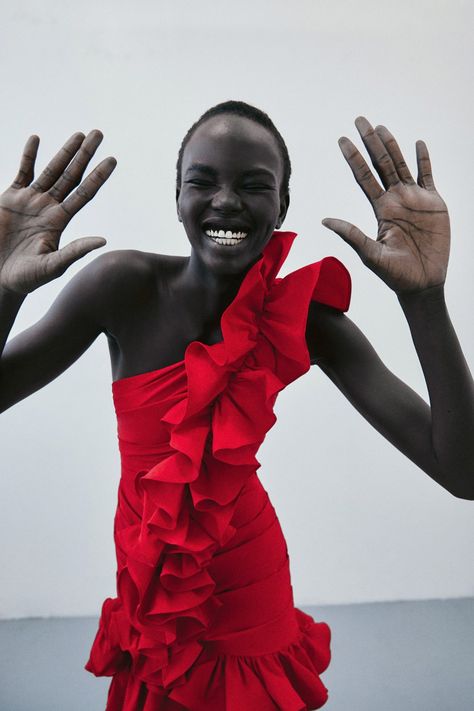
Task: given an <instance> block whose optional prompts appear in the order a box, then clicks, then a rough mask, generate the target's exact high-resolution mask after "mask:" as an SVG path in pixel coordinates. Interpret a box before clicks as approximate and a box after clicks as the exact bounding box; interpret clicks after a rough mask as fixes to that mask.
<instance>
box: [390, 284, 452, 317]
mask: <svg viewBox="0 0 474 711" xmlns="http://www.w3.org/2000/svg"><path fill="white" fill-rule="evenodd" d="M397 299H398V302H399V304H400V306H401V307H402V309H403V310H404V311H407V310H408V311H409V310H412V309H419V308H421V309H426V308H428V309H432V308H433V307H434V308H436V307H438V308H439V307H443V308H444V307H445V306H446V300H445V293H444V283H443V284H436V285H435V286H429V287H427V288H426V289H421V290H420V291H404V292H399V293H397Z"/></svg>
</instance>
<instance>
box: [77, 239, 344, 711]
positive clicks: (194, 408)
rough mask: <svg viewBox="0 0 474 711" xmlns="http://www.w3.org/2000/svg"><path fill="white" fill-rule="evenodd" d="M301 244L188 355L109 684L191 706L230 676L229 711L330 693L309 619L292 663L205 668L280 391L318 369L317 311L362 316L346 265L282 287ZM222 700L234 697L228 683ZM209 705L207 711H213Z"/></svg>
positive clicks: (109, 618) (282, 244)
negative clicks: (245, 498) (226, 572)
mask: <svg viewBox="0 0 474 711" xmlns="http://www.w3.org/2000/svg"><path fill="white" fill-rule="evenodd" d="M295 237H296V234H295V233H294V232H275V233H274V235H273V236H272V239H271V240H270V242H269V243H268V244H267V246H266V248H265V250H264V253H263V255H262V257H261V258H260V259H259V260H258V261H257V262H256V263H255V264H254V265H253V266H252V267H251V268H250V270H249V271H248V272H247V274H246V275H245V277H244V279H243V281H242V283H241V286H240V289H239V291H238V293H237V296H236V297H235V299H234V300H233V301H232V303H231V304H230V305H229V306H228V307H227V309H226V310H225V311H224V313H223V315H222V318H221V330H222V336H223V338H222V341H221V342H219V343H216V344H214V345H206V344H204V343H201V342H199V341H193V342H192V343H190V344H189V346H188V348H187V349H186V352H185V358H184V361H183V365H184V367H185V370H186V378H187V389H186V393H185V395H184V397H183V398H182V399H181V400H179V402H177V403H174V404H173V405H172V406H171V407H170V408H169V410H168V411H167V412H166V413H165V415H164V416H163V418H162V422H163V423H164V425H165V427H166V428H167V430H168V434H169V445H170V454H169V456H167V457H166V458H164V459H162V460H161V461H159V462H158V463H157V464H156V465H154V466H152V467H151V468H150V469H149V470H148V471H146V472H139V474H138V475H137V478H136V487H137V490H138V491H139V493H140V495H141V498H142V501H143V514H142V518H141V521H140V522H138V523H135V524H133V525H130V526H128V527H127V528H125V529H122V530H120V531H117V532H116V543H117V548H118V550H119V555H120V557H121V560H122V561H123V565H122V566H120V570H119V573H118V576H117V592H118V596H117V598H115V599H112V598H108V599H107V600H106V601H105V603H104V606H103V609H102V615H101V620H100V623H99V630H98V633H97V636H96V639H95V641H94V645H93V647H92V650H91V655H90V659H89V661H88V663H87V664H86V667H85V668H86V669H87V670H88V671H91V672H92V673H94V674H95V675H97V676H99V675H117V679H114V683H115V682H116V684H115V686H116V688H118V686H117V685H119V681H118V680H119V678H122V679H124V678H125V676H126V675H129V676H130V678H133V679H135V680H138V681H139V682H144V683H145V685H146V687H147V689H149V690H150V694H151V695H154V697H156V698H158V696H157V695H159V694H161V695H162V698H163V699H165V698H172V699H174V700H175V701H177V702H178V701H179V702H180V703H182V702H183V700H185V701H186V700H187V701H189V699H190V698H191V697H192V698H193V699H194V698H198V696H195V694H199V693H201V692H200V691H199V690H201V691H202V690H203V689H204V687H205V686H206V685H208V684H209V679H210V678H213V679H214V677H215V678H216V679H217V678H220V677H222V675H223V674H224V675H225V681H226V685H227V687H226V688H227V689H228V690H229V691H228V693H229V694H230V695H231V697H232V696H233V695H234V694H237V695H236V696H235V700H234V701H232V698H229V699H226V703H227V705H226V706H223V707H222V708H226V709H228V710H229V711H232V710H233V709H236V710H237V708H238V699H239V698H240V699H242V698H247V697H242V696H239V694H242V693H245V694H250V695H251V694H253V693H255V694H256V695H257V696H258V694H260V697H261V699H262V701H260V700H259V702H258V704H254V706H253V707H254V708H259V709H262V711H263V709H266V708H268V709H270V705H268V704H269V702H268V699H269V698H270V699H273V701H274V703H275V706H272V707H271V708H275V707H276V708H278V709H281V710H282V711H283V709H284V711H289V710H290V709H294V710H295V711H300V709H303V708H306V707H305V706H304V705H302V703H303V702H302V697H301V696H298V694H299V692H298V689H301V688H305V679H306V680H307V694H306V699H305V701H304V703H308V699H310V702H309V703H313V704H314V706H313V708H316V707H317V704H315V703H314V701H313V700H312V699H313V697H312V696H311V694H315V695H316V696H317V695H318V694H319V693H320V692H319V691H318V688H319V687H318V684H320V683H321V682H319V678H318V676H317V674H318V673H319V671H321V670H322V669H321V663H320V662H319V661H316V662H315V660H317V659H318V654H320V646H318V644H314V645H312V642H311V634H314V633H315V632H314V630H315V629H316V628H318V626H317V625H316V626H315V623H314V621H311V623H312V628H311V629H310V627H309V625H308V621H307V620H304V618H300V619H299V622H300V623H301V625H302V629H303V628H304V629H305V633H304V634H303V631H302V632H301V639H300V641H299V643H298V644H296V647H295V648H288V649H287V650H286V652H281V651H279V652H276V653H274V654H270V655H264V656H263V657H248V658H246V657H232V658H229V660H228V662H226V665H224V663H223V659H222V658H221V657H219V658H218V659H217V661H216V660H215V659H214V660H209V661H208V662H206V663H203V661H202V651H203V644H202V640H203V639H205V636H206V630H207V629H208V628H209V627H210V625H211V622H212V619H213V616H214V615H215V613H216V611H217V610H218V608H219V607H220V604H221V603H220V602H219V600H218V599H217V597H216V596H215V595H214V594H213V593H214V590H215V587H216V583H215V581H214V580H213V579H212V577H211V576H210V574H209V571H208V565H209V562H210V560H211V559H212V557H213V555H214V553H215V552H216V551H217V550H218V549H219V548H221V547H222V546H224V545H225V544H226V543H227V542H228V541H229V540H230V539H231V538H232V536H233V535H234V533H235V528H234V527H233V526H232V524H231V520H232V516H233V514H234V510H235V506H236V502H237V500H238V497H239V492H240V491H241V490H242V488H243V486H244V485H245V482H246V481H247V479H248V477H249V476H250V475H251V474H252V473H254V472H255V470H256V469H257V468H258V467H259V466H260V464H259V462H258V461H257V459H256V454H257V451H258V448H259V447H260V445H261V443H262V442H263V440H264V438H265V435H266V433H267V432H268V430H269V429H270V428H271V427H272V425H273V424H274V422H275V420H276V417H275V415H274V412H273V407H274V404H275V400H276V397H277V395H278V393H279V392H280V391H281V390H282V389H283V388H284V387H285V386H286V385H288V384H289V383H290V382H292V381H293V380H295V379H296V378H298V377H300V376H301V375H303V374H304V373H305V372H306V371H307V370H308V369H309V367H310V361H309V354H308V349H307V346H306V340H305V330H306V322H307V314H308V307H309V303H310V301H311V300H316V301H320V302H322V303H325V304H328V305H330V306H333V307H334V308H337V309H339V310H342V311H345V310H347V308H348V307H349V301H350V291H351V283H350V276H349V273H348V272H347V270H346V269H345V267H344V265H343V264H342V263H341V262H339V260H337V259H336V258H335V257H326V258H324V259H322V260H321V261H319V262H316V263H314V264H309V265H307V266H305V267H302V268H301V269H299V270H297V271H295V272H293V273H291V274H289V275H288V276H286V277H284V278H278V277H277V274H278V271H279V269H280V267H281V265H282V263H283V262H284V261H285V259H286V256H287V254H288V252H289V250H290V247H291V245H292V243H293V240H294V238H295ZM296 612H298V614H299V615H303V614H304V613H301V612H300V611H296ZM310 619H311V618H310ZM303 622H304V623H305V624H303ZM308 630H309V632H308ZM311 630H312V631H311ZM317 634H318V635H319V632H318V633H317ZM325 634H326V633H325ZM318 641H319V644H320V641H321V640H320V639H319V640H318ZM198 660H199V663H198ZM213 665H214V666H213ZM224 666H225V669H224ZM318 668H319V671H318ZM121 674H122V676H120V675H121ZM210 675H211V676H210ZM292 679H294V680H297V683H296V682H295V687H293V686H292V681H291V680H292ZM272 680H273V681H272ZM138 681H137V683H138ZM239 684H240V686H239ZM262 684H263V686H264V687H265V692H263V691H262V688H261V687H262ZM242 685H243V686H242ZM321 686H322V684H321ZM243 687H245V689H244V688H243ZM206 688H207V687H206ZM322 688H323V689H324V687H322ZM189 689H190V690H191V691H188V690H189ZM292 689H293V691H292ZM202 693H204V691H202ZM206 693H211V691H209V689H208V691H207V692H206ZM212 693H213V692H212ZM215 693H220V692H219V691H218V685H216V692H215ZM226 693H227V692H226ZM305 693H306V692H305ZM322 693H323V692H322V691H321V694H322ZM257 696H256V698H257ZM260 697H258V698H259V699H260ZM150 698H151V697H150ZM202 698H203V699H204V696H202ZM206 698H207V697H206ZM249 698H251V696H249ZM264 698H266V699H267V702H266V703H267V705H266V706H265V705H264V701H263V699H264ZM314 698H316V697H314ZM318 698H319V700H320V701H321V698H322V697H321V696H318ZM152 703H155V706H153V711H157V709H161V707H160V706H157V705H156V701H153V702H150V704H151V705H150V706H149V711H151V709H152ZM163 703H164V701H163ZM207 703H208V705H207V706H205V705H204V701H203V705H202V708H203V709H204V708H205V707H206V708H211V707H212V705H210V704H209V701H208V702H207ZM319 705H321V703H319ZM110 708H115V707H112V706H111V707H110ZM116 708H122V707H121V706H120V707H118V706H117V707H116ZM123 708H124V711H127V710H128V708H130V711H132V709H135V708H138V706H137V707H134V706H133V705H130V706H124V707H123ZM140 708H141V707H140ZM165 708H168V707H165V706H163V709H165ZM170 708H172V707H170ZM185 708H188V707H186V706H185ZM189 708H192V709H193V711H194V710H196V711H197V709H200V708H201V706H196V705H195V704H194V705H192V706H189ZM216 708H218V707H217V706H216ZM309 708H311V706H309ZM143 709H144V711H148V706H144V707H143Z"/></svg>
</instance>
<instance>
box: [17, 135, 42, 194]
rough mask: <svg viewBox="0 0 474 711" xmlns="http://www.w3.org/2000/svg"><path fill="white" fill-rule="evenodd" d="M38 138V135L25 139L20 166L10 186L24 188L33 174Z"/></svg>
mask: <svg viewBox="0 0 474 711" xmlns="http://www.w3.org/2000/svg"><path fill="white" fill-rule="evenodd" d="M39 142H40V139H39V137H38V136H30V137H29V139H28V140H27V142H26V144H25V147H24V149H23V154H22V156H21V161H20V167H19V168H18V173H17V174H16V178H15V180H14V181H13V183H12V184H11V187H12V188H26V187H27V186H28V185H29V184H30V183H31V181H32V180H33V178H34V175H35V161H36V156H37V154H38V146H39Z"/></svg>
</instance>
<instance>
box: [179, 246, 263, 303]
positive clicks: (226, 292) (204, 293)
mask: <svg viewBox="0 0 474 711" xmlns="http://www.w3.org/2000/svg"><path fill="white" fill-rule="evenodd" d="M251 267H252V264H250V265H249V266H247V267H246V268H245V269H244V270H242V271H240V272H238V273H228V272H226V273H221V272H216V271H213V270H211V269H209V268H208V267H207V266H206V265H205V264H204V263H203V262H202V261H201V260H200V259H199V257H198V256H197V255H196V253H195V251H194V250H191V255H190V257H189V259H188V261H187V263H186V266H185V267H184V270H183V273H182V278H183V284H185V285H186V290H189V292H191V294H192V297H193V300H194V299H195V303H196V304H197V305H198V306H199V308H200V310H201V309H202V310H204V311H205V312H207V313H221V312H222V311H223V310H224V309H225V308H226V307H227V306H228V304H229V303H230V302H231V301H232V300H233V299H234V297H235V296H236V294H237V292H238V290H239V288H240V285H241V283H242V281H243V279H244V277H245V275H246V274H247V272H248V271H249V269H250V268H251Z"/></svg>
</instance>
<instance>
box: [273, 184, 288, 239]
mask: <svg viewBox="0 0 474 711" xmlns="http://www.w3.org/2000/svg"><path fill="white" fill-rule="evenodd" d="M289 207H290V193H285V194H284V195H282V196H281V197H280V214H279V215H278V220H277V222H276V225H275V228H276V229H277V230H279V229H280V227H281V226H282V224H283V222H284V220H285V217H286V213H287V212H288V208H289Z"/></svg>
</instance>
